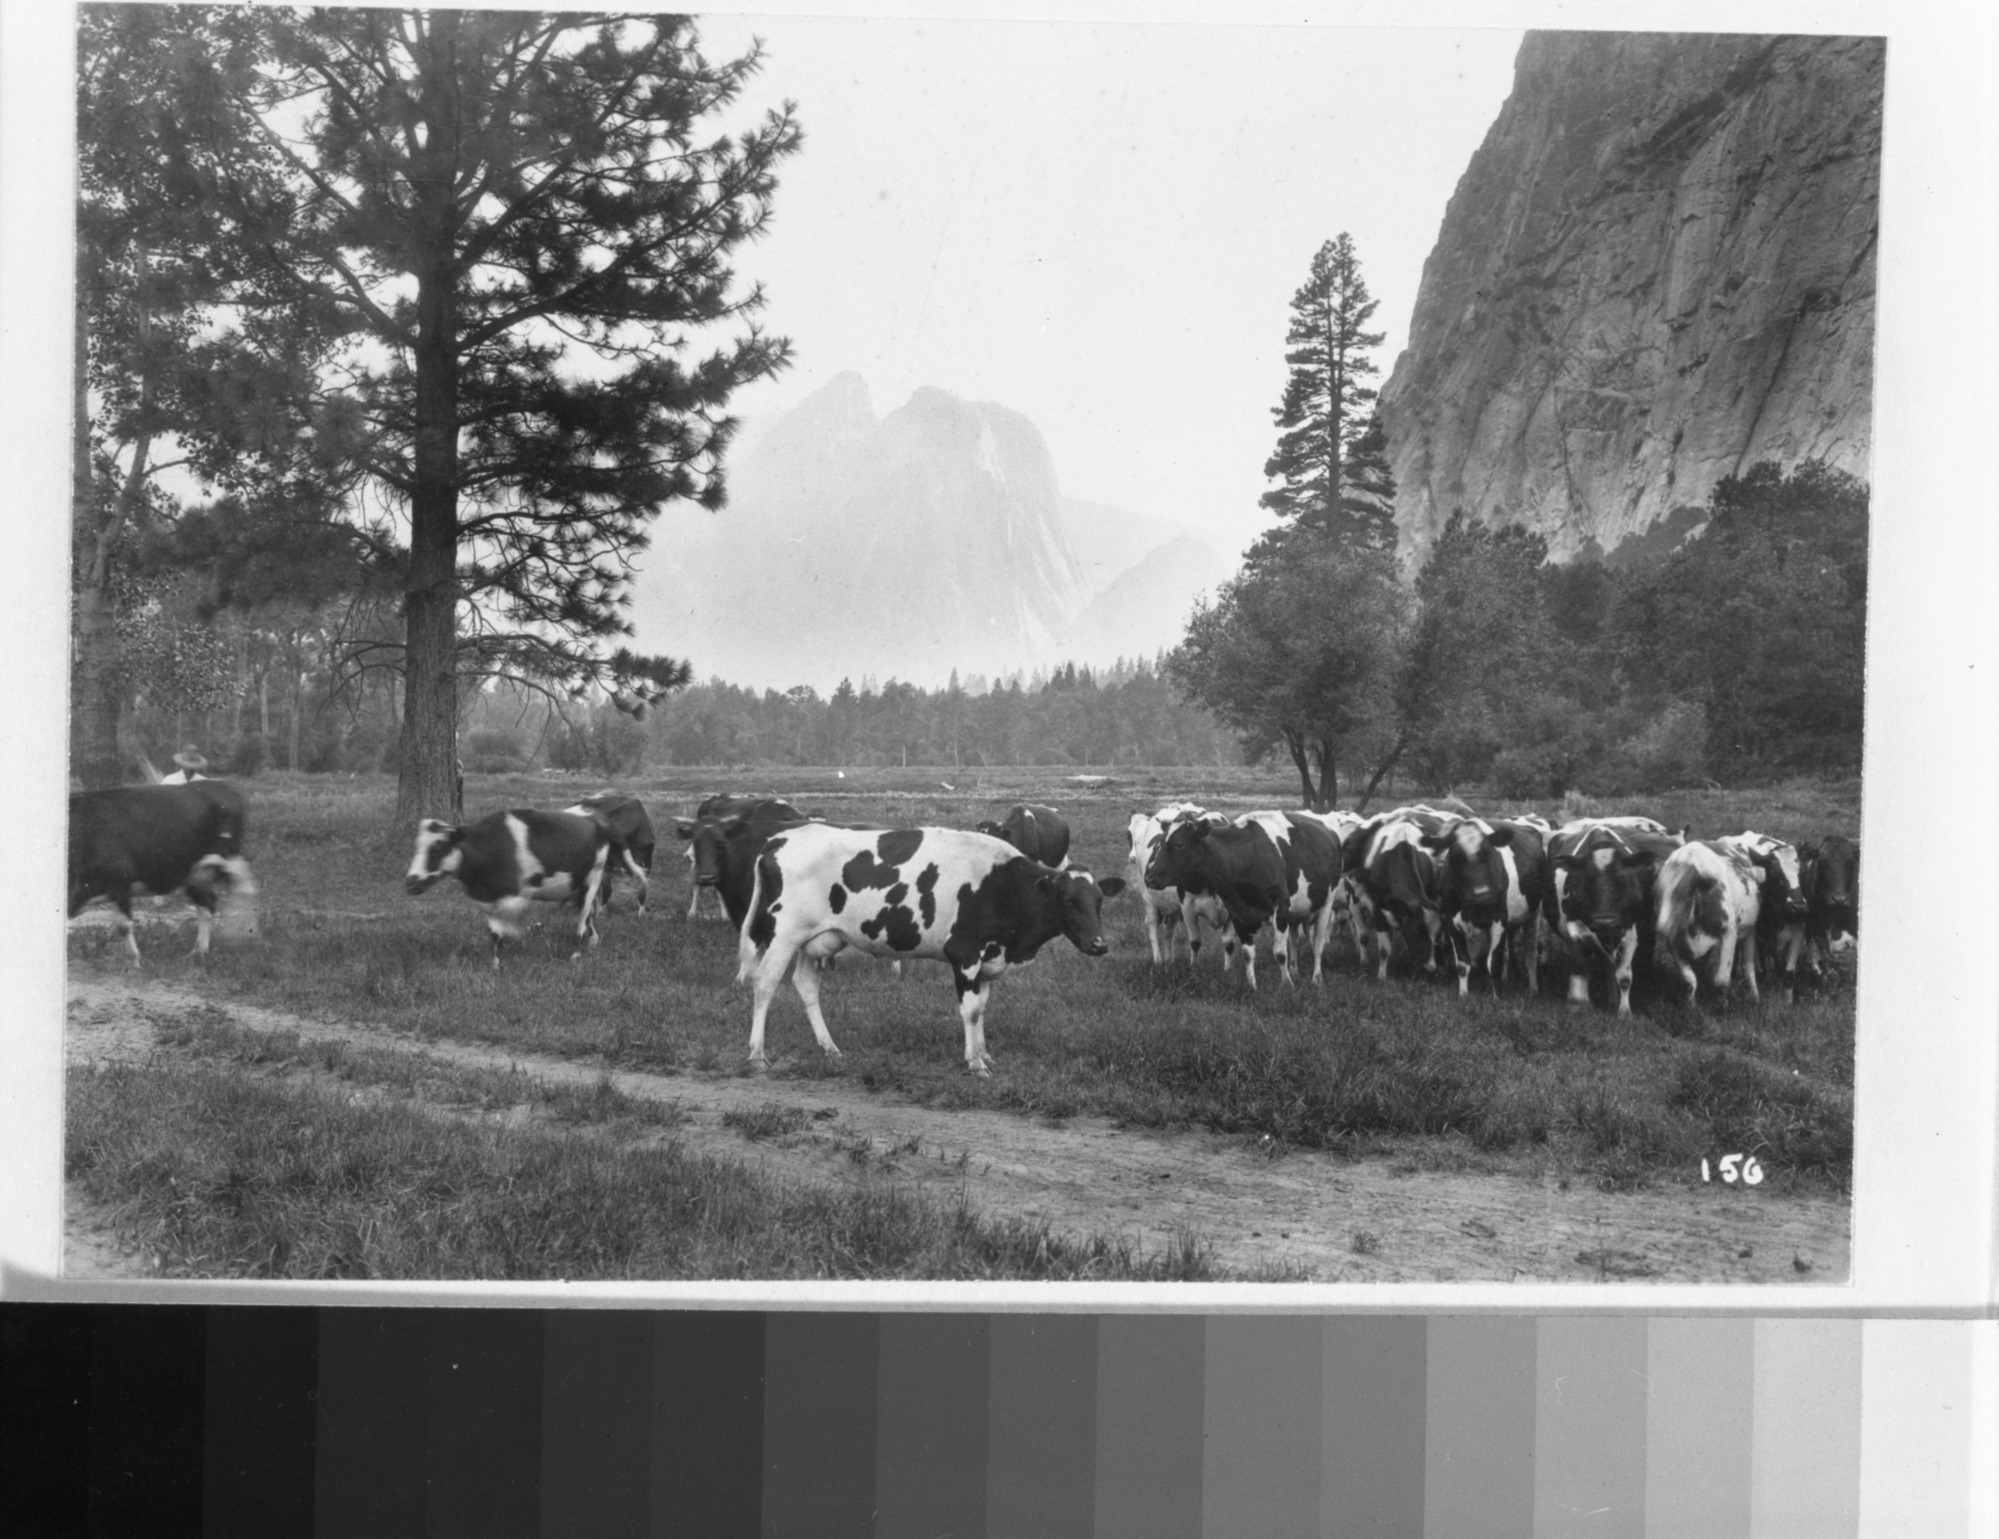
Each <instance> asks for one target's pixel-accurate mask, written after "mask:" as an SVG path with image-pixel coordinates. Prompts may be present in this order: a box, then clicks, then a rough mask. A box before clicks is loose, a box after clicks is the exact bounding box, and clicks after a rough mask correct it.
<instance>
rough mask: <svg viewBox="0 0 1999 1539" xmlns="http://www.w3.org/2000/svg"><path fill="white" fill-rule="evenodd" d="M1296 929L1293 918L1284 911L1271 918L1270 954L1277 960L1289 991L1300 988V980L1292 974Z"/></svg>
mask: <svg viewBox="0 0 1999 1539" xmlns="http://www.w3.org/2000/svg"><path fill="white" fill-rule="evenodd" d="M1296 929H1297V926H1296V925H1295V924H1294V923H1293V922H1292V919H1291V916H1290V915H1289V914H1287V913H1286V912H1285V911H1284V910H1283V909H1281V908H1280V909H1278V910H1277V912H1276V913H1274V914H1272V915H1271V916H1270V954H1271V956H1272V957H1274V958H1275V959H1276V962H1277V971H1278V974H1279V976H1281V977H1282V978H1283V979H1284V986H1285V987H1286V988H1287V989H1295V988H1296V987H1298V980H1297V979H1296V978H1295V977H1293V976H1292V973H1291V942H1292V937H1293V932H1294V931H1295V930H1296Z"/></svg>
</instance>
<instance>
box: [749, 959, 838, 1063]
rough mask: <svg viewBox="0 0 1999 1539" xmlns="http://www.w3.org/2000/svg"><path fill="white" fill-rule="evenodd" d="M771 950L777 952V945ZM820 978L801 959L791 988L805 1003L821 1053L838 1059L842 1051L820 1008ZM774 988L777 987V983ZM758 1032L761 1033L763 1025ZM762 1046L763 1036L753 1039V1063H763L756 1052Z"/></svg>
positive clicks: (817, 972)
mask: <svg viewBox="0 0 1999 1539" xmlns="http://www.w3.org/2000/svg"><path fill="white" fill-rule="evenodd" d="M771 949H772V950H776V947H775V945H773V946H772V948H771ZM819 977H820V974H819V969H818V968H816V967H808V966H806V965H805V959H804V958H803V957H800V958H799V961H798V965H797V966H795V967H793V968H792V970H791V986H792V987H793V988H794V989H796V990H798V997H799V998H800V999H802V1000H803V1001H804V1002H805V1018H806V1019H807V1020H808V1021H810V1022H811V1023H812V1035H813V1036H814V1037H816V1038H817V1039H818V1042H819V1051H820V1052H822V1053H824V1054H825V1055H826V1056H827V1057H828V1058H838V1057H839V1056H840V1049H839V1048H837V1047H836V1046H834V1045H833V1033H832V1032H830V1031H828V1030H827V1029H826V1013H825V1012H824V1011H823V1010H821V1009H820V1008H819ZM759 986H761V985H759ZM772 987H773V988H775V987H776V983H775V981H773V983H772ZM758 1030H759V1032H760V1031H761V1024H759V1027H758ZM762 1045H763V1039H762V1036H761V1035H757V1036H755V1037H753V1039H752V1051H751V1053H750V1059H751V1061H752V1062H760V1061H761V1060H760V1059H758V1057H757V1051H756V1050H757V1049H760V1048H761V1047H762Z"/></svg>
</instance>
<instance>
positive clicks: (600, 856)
mask: <svg viewBox="0 0 1999 1539" xmlns="http://www.w3.org/2000/svg"><path fill="white" fill-rule="evenodd" d="M610 879H611V848H610V846H609V845H606V846H605V847H604V848H603V849H601V850H599V851H598V852H597V858H596V860H595V861H593V862H592V863H591V866H590V874H589V876H587V877H585V878H584V880H583V912H582V913H581V914H579V915H578V916H577V919H576V949H575V950H574V951H573V952H571V953H570V954H569V960H570V961H572V962H580V961H581V960H582V959H583V948H584V947H585V946H586V945H587V946H589V947H590V948H591V949H592V950H593V951H594V950H595V949H596V948H597V945H598V943H599V942H600V941H601V940H602V939H603V937H602V936H600V935H599V934H598V933H597V908H598V905H599V904H600V902H601V901H602V899H603V894H604V888H605V885H606V884H607V883H608V882H609V881H610Z"/></svg>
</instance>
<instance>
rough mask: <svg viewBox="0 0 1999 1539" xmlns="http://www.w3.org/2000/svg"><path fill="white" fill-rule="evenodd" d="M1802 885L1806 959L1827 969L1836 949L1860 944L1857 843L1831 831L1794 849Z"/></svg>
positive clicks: (1820, 969) (1815, 967)
mask: <svg viewBox="0 0 1999 1539" xmlns="http://www.w3.org/2000/svg"><path fill="white" fill-rule="evenodd" d="M1798 863H1799V877H1800V879H1801V880H1802V881H1803V883H1804V889H1805V910H1806V914H1805V942H1806V960H1807V962H1808V963H1809V965H1810V966H1811V968H1812V970H1813V971H1814V972H1829V971H1830V970H1831V968H1832V959H1833V955H1834V953H1836V952H1843V951H1854V950H1856V949H1858V947H1859V944H1860V846H1859V845H1858V844H1856V843H1854V841H1853V840H1851V839H1847V838H1845V837H1843V836H1842V835H1839V834H1833V835H1831V836H1829V837H1828V838H1825V839H1822V840H1820V841H1819V842H1818V843H1817V844H1815V845H1804V846H1802V847H1801V848H1800V849H1799V850H1798Z"/></svg>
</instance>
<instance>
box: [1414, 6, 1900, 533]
mask: <svg viewBox="0 0 1999 1539" xmlns="http://www.w3.org/2000/svg"><path fill="white" fill-rule="evenodd" d="M1884 53H1885V45H1884V43H1883V42H1882V40H1880V39H1874V38H1850V37H1824V38H1821V37H1754V36H1710V35H1700V36H1693V35H1688V36H1680V35H1669V34H1630V33H1626V34H1617V33H1581V32H1574V33H1530V34H1528V36H1527V38H1526V40H1525V42H1524V43H1523V44H1522V46H1521V50H1520V55H1519V58H1518V61H1517V63H1516V65H1515V71H1514V84H1513V90H1512V93H1511V95H1510V96H1509V97H1508V99H1507V101H1506V104H1505V106H1504V107H1503V108H1502V109H1501V111H1500V114H1499V117H1498V119H1497V120H1496V121H1495V122H1494V123H1493V126H1492V128H1491V130H1490V131H1489V132H1488V133H1487V135H1486V138H1485V142H1484V144H1483V145H1482V146H1481V147H1480V149H1479V150H1478V152H1477V154H1476V155H1475V156H1473V158H1472V161H1471V164H1470V166H1469V167H1468V168H1467V169H1466V171H1465V174H1464V176H1463V178H1462V179H1461V180H1460V181H1459V184H1458V188H1457V191H1456V193H1455V194H1454V195H1453V197H1452V199H1451V202H1450V205H1449V208H1448V210H1447V211H1446V213H1445V216H1444V223H1443V227H1442V230H1441V232H1440V234H1439V237H1438V241H1437V245H1436V247H1435V249H1434V250H1433V251H1432V252H1431V255H1430V258H1429V260H1428V261H1427V262H1426V263H1425V264H1424V269H1423V280H1422V286H1421V288H1420V290H1419V292H1418V297H1417V301H1416V308H1415V311H1414V314H1413V315H1412V317H1411V322H1410V330H1409V344H1408V347H1407V349H1406V351H1404V353H1403V354H1402V356H1401V357H1400V358H1399V359H1398V360H1397V362H1396V364H1395V368H1394V371H1393V373H1392V374H1391V375H1390V377H1389V379H1388V381H1387V383H1386V384H1385V385H1384V387H1383V389H1382V393H1381V413H1382V417H1383V419H1384V421H1385V423H1386V425H1387V428H1388V432H1389V440H1390V452H1391V457H1392V464H1393V468H1394V471H1395V476H1396V481H1397V484H1398V497H1397V505H1396V517H1397V522H1398V524H1399V525H1400V527H1401V530H1402V541H1403V545H1404V548H1405V549H1406V550H1409V551H1411V552H1413V553H1416V554H1419V555H1420V553H1421V552H1422V551H1423V550H1424V549H1426V548H1427V547H1428V545H1429V544H1430V542H1431V541H1432V540H1433V539H1434V538H1435V535H1436V533H1437V531H1438V530H1439V529H1440V528H1441V527H1442V526H1443V524H1444V522H1445V520H1446V519H1448V518H1449V517H1450V515H1451V513H1452V511H1453V510H1454V509H1457V508H1463V509H1465V510H1466V511H1467V512H1468V513H1471V514H1473V515H1474V516H1477V517H1480V518H1483V519H1485V520H1487V521H1489V522H1498V521H1510V520H1517V521H1519V522H1523V523H1526V524H1528V525H1529V526H1531V527H1533V528H1535V529H1537V530H1539V531H1540V532H1542V533H1543V534H1545V535H1546V536H1547V538H1548V541H1549V545H1550V548H1551V550H1552V551H1553V552H1554V553H1555V554H1556V555H1557V556H1573V555H1576V554H1580V553H1583V552H1588V551H1592V550H1601V551H1605V552H1615V550H1616V547H1618V546H1619V545H1621V544H1623V543H1624V542H1626V541H1628V540H1632V539H1633V538H1634V537H1639V536H1645V535H1647V534H1648V533H1649V534H1650V535H1651V538H1649V539H1647V540H1645V541H1644V542H1643V546H1642V547H1641V546H1634V547H1633V549H1634V550H1635V549H1639V548H1648V549H1649V548H1655V547H1660V546H1670V544H1671V543H1673V542H1674V541H1675V540H1676V539H1677V538H1678V537H1679V531H1681V530H1684V529H1685V528H1690V527H1692V526H1693V525H1694V524H1696V523H1697V522H1698V519H1699V512H1698V510H1699V509H1700V508H1701V507H1702V506H1703V505H1704V504H1705V502H1706V500H1707V496H1708V493H1709V491H1710V490H1711V489H1712V488H1713V486H1714V485H1715V483H1716V482H1717V481H1719V480H1720V479H1721V478H1722V477H1724V476H1727V475H1730V474H1732V473H1735V472H1737V471H1740V470H1744V469H1746V468H1748V466H1750V465H1751V464H1754V463H1756V462H1757V461H1759V460H1766V459H1767V460H1774V461H1776V462H1778V463H1779V464H1780V465H1783V466H1784V467H1786V468H1790V467H1792V466H1794V465H1796V464H1798V463H1800V462H1802V461H1805V460H1810V459H1823V460H1825V461H1827V462H1828V463H1830V464H1832V465H1833V466H1835V467H1837V468H1839V469H1842V470H1846V471H1850V472H1852V473H1853V474H1855V475H1857V476H1860V477H1861V478H1862V479H1866V478H1867V477H1868V471H1869V464H1868V456H1869V449H1870V441H1871V433H1870V419H1871V405H1872V392H1873V337H1874V291H1875V281H1874V250H1875V236H1876V230H1877V221H1878V195H1877V184H1878V180H1879V168H1880V151H1881V100H1882V75H1883V61H1884ZM1613 559H1615V556H1614V555H1613Z"/></svg>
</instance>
